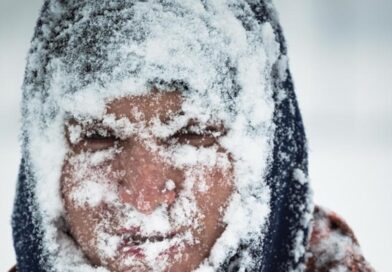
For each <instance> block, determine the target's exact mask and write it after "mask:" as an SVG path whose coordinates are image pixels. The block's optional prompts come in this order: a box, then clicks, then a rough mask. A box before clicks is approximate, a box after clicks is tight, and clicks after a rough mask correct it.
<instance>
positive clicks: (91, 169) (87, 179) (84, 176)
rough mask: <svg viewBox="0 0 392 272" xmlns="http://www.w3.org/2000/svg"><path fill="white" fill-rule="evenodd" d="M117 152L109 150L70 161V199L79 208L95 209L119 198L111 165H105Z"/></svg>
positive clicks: (84, 155)
mask: <svg viewBox="0 0 392 272" xmlns="http://www.w3.org/2000/svg"><path fill="white" fill-rule="evenodd" d="M116 152H117V151H116V150H115V149H109V150H104V151H99V152H94V153H91V154H90V153H83V154H80V155H77V156H76V157H74V158H72V159H70V162H69V163H70V165H71V166H72V173H71V179H72V183H73V186H72V190H71V192H70V197H71V199H72V200H73V201H74V203H76V204H77V205H78V206H83V205H88V206H90V207H95V206H97V205H99V204H100V203H101V202H113V201H116V200H117V198H118V194H117V189H116V184H115V182H114V181H113V180H111V178H110V177H113V176H114V175H113V173H112V169H111V166H110V164H106V165H103V164H104V162H107V161H109V160H111V159H113V157H114V156H115V153H116Z"/></svg>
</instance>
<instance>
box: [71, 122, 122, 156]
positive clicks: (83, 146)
mask: <svg viewBox="0 0 392 272" xmlns="http://www.w3.org/2000/svg"><path fill="white" fill-rule="evenodd" d="M75 127H78V131H77V135H76V136H75V132H74V131H73V129H74V130H75ZM66 136H67V139H68V143H69V144H70V146H71V148H72V149H73V150H74V151H76V152H80V151H98V150H103V149H107V148H110V147H113V146H115V145H116V143H117V142H118V141H119V138H118V137H116V135H115V134H114V132H113V131H112V130H111V129H110V128H106V127H103V126H102V125H101V124H97V123H92V124H91V123H90V124H88V125H85V126H83V125H80V124H79V125H73V126H72V125H68V126H66Z"/></svg>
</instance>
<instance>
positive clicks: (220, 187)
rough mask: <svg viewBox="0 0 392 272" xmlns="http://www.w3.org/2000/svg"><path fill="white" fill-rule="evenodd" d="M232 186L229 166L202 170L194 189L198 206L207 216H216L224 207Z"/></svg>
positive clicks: (232, 181) (232, 180)
mask: <svg viewBox="0 0 392 272" xmlns="http://www.w3.org/2000/svg"><path fill="white" fill-rule="evenodd" d="M233 188H234V176H233V172H232V170H231V168H230V169H227V168H218V167H216V168H213V169H208V170H206V171H204V172H203V175H202V177H201V179H200V180H199V181H198V182H197V183H196V186H195V189H194V191H195V196H196V200H197V202H198V206H199V207H200V209H201V210H202V211H203V212H204V213H205V214H206V215H207V216H208V215H209V216H210V217H216V216H218V215H219V214H220V213H221V211H222V210H223V209H224V208H225V206H226V204H227V202H228V200H229V198H230V196H231V194H232V192H233Z"/></svg>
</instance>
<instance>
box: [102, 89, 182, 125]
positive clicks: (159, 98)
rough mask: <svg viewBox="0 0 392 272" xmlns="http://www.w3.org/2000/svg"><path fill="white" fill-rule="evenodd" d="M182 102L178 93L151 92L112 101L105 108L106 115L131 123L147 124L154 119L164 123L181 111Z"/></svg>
mask: <svg viewBox="0 0 392 272" xmlns="http://www.w3.org/2000/svg"><path fill="white" fill-rule="evenodd" d="M183 100H184V98H183V96H182V94H181V92H180V91H176V90H175V91H165V92H161V91H157V90H153V91H152V92H150V93H149V94H146V95H139V96H128V97H121V98H117V99H115V100H112V101H111V102H109V103H108V104H107V106H106V113H107V114H114V115H115V116H116V117H117V118H122V117H125V118H127V119H129V120H130V121H131V122H137V121H140V119H142V120H143V121H146V122H149V121H151V120H152V119H153V118H156V117H158V118H159V119H160V120H161V121H165V120H167V119H169V118H170V116H172V115H173V114H177V113H179V112H180V111H181V108H182V103H183Z"/></svg>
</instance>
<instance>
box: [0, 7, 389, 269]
mask: <svg viewBox="0 0 392 272" xmlns="http://www.w3.org/2000/svg"><path fill="white" fill-rule="evenodd" d="M275 4H276V7H277V10H278V12H279V13H280V20H281V24H282V25H283V28H284V33H285V36H286V39H287V42H288V48H289V57H290V67H291V71H292V74H293V77H294V81H295V85H296V92H297V96H298V100H299V104H300V107H301V109H302V114H303V118H304V122H305V127H306V131H307V135H308V139H309V149H310V176H311V179H312V184H313V189H314V196H315V201H316V203H319V204H321V205H323V206H325V207H328V208H329V209H332V210H334V211H336V212H338V213H339V214H341V215H342V216H343V217H344V218H345V219H346V220H347V221H348V223H349V224H350V226H351V227H352V228H353V229H354V231H355V233H356V235H357V236H358V239H359V241H360V243H361V245H362V250H363V252H364V254H365V256H366V258H367V259H368V260H369V261H370V262H371V264H372V265H373V266H374V267H375V268H376V270H377V271H392V263H391V262H390V260H389V255H390V253H391V252H392V234H391V230H392V213H391V209H392V185H391V183H392V179H391V178H392V174H391V171H390V169H389V167H391V166H392V92H391V86H392V50H391V48H392V16H391V15H390V14H392V1H390V0H368V1H366V0H296V1H292V0H275ZM40 5H41V0H25V1H22V0H0V180H1V184H2V185H1V190H0V212H1V214H0V216H1V225H0V241H1V246H0V248H1V251H0V252H1V258H0V259H1V261H0V271H7V269H8V268H10V267H11V266H12V265H13V264H14V263H15V256H14V253H13V247H12V239H11V227H10V216H11V211H12V204H13V196H14V190H15V181H16V178H17V171H18V163H19V159H20V149H19V146H18V130H19V119H20V114H19V102H20V98H21V93H20V86H21V84H22V80H23V73H24V66H25V57H26V54H27V51H28V48H29V41H30V39H31V37H32V34H33V29H34V25H35V21H36V18H37V16H38V11H39V8H40Z"/></svg>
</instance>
